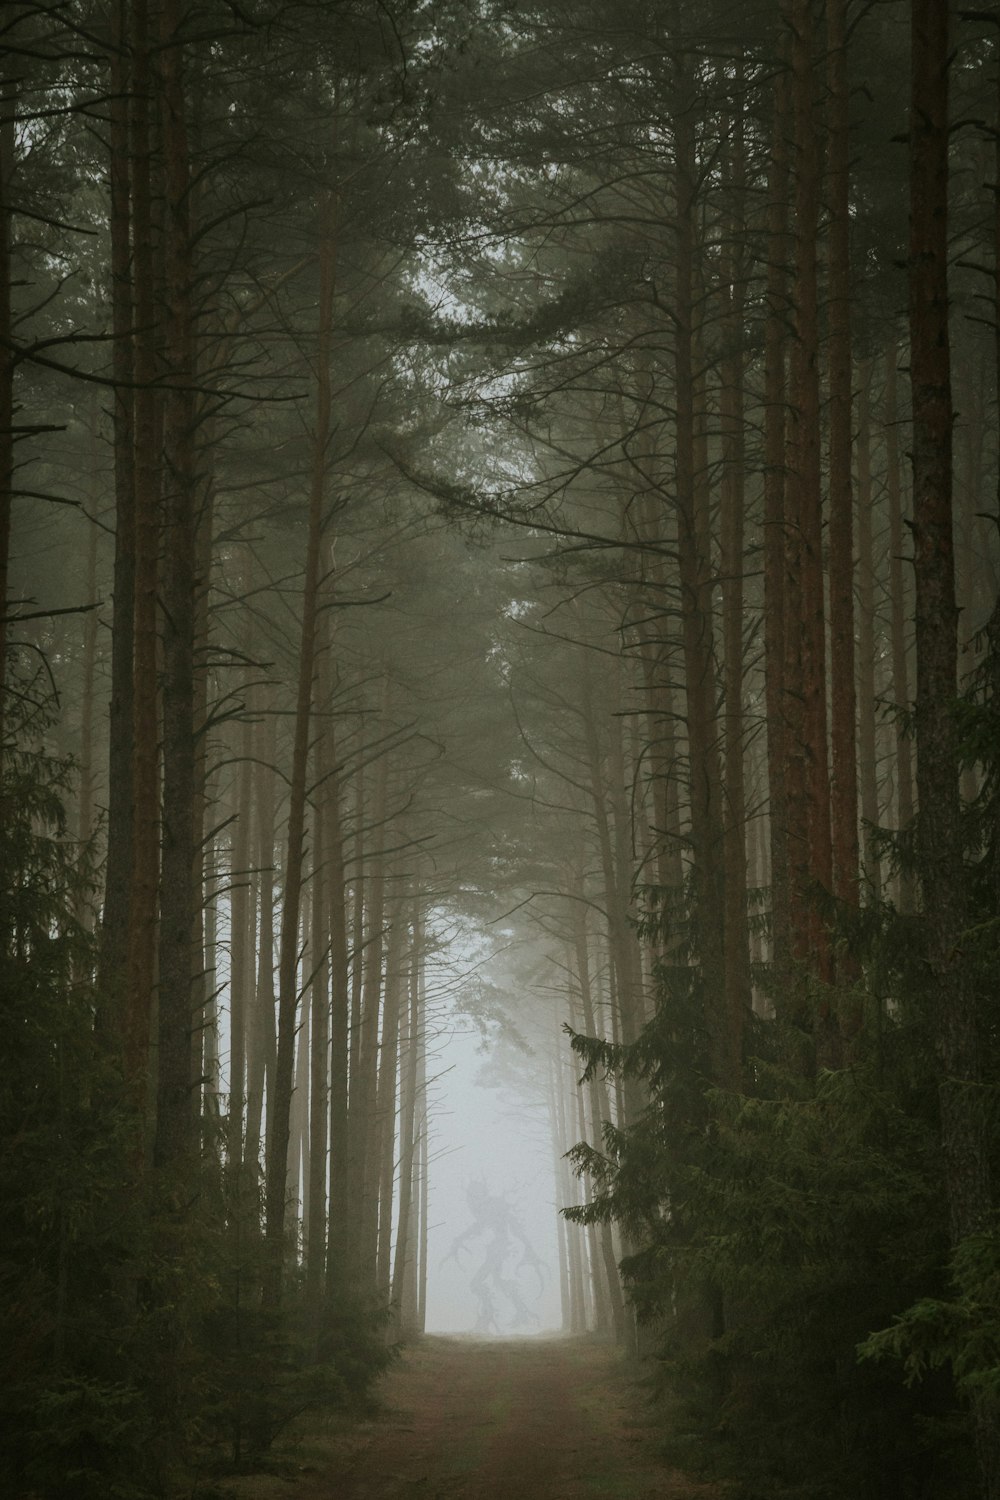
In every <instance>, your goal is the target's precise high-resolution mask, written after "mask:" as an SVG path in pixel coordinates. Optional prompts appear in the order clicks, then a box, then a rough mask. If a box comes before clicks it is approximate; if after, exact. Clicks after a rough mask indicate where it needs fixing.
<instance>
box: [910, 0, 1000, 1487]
mask: <svg viewBox="0 0 1000 1500" xmlns="http://www.w3.org/2000/svg"><path fill="white" fill-rule="evenodd" d="M949 15H950V8H949V7H948V6H945V5H941V4H939V3H938V0H912V10H911V16H912V31H911V44H912V53H911V59H912V61H911V86H912V99H911V109H910V262H909V268H910V308H909V313H910V370H911V375H910V382H911V389H912V397H913V539H914V581H915V589H916V637H917V703H916V727H917V750H918V754H917V787H918V792H919V800H920V815H919V821H918V825H917V827H918V864H919V874H920V885H921V894H922V898H923V928H924V933H925V941H926V959H927V964H928V968H929V984H930V987H931V989H932V991H933V996H934V1012H935V1017H936V1021H937V1048H938V1055H939V1064H940V1084H939V1098H940V1107H941V1144H942V1147H943V1155H944V1166H945V1187H946V1191H947V1194H948V1207H949V1211H950V1223H951V1237H952V1243H953V1244H955V1245H958V1244H960V1243H961V1242H962V1241H963V1240H965V1239H966V1238H967V1237H968V1236H969V1235H971V1234H973V1233H975V1232H976V1231H977V1230H980V1229H982V1228H983V1227H984V1226H985V1225H987V1224H988V1223H989V1222H990V1218H991V1212H992V1191H991V1181H990V1136H989V1130H988V1123H987V1114H986V1097H985V1091H984V1089H983V1087H982V1053H981V1044H980V1037H979V1027H978V1016H977V1011H976V997H975V990H974V986H973V984H972V983H971V982H970V977H969V975H968V972H967V965H968V962H969V961H968V959H967V958H966V957H965V956H964V955H963V951H962V949H963V944H962V934H963V930H964V928H965V925H966V920H967V905H966V880H965V862H964V852H963V847H962V824H961V800H960V797H959V762H958V744H957V728H956V722H955V714H954V703H955V697H956V681H957V663H958V610H957V608H956V603H955V558H954V537H953V521H952V423H953V420H954V414H953V411H952V401H951V364H950V353H949V326H948V147H949V112H948V68H949V62H950V39H949ZM973 1419H974V1425H975V1433H976V1443H977V1450H978V1458H979V1464H980V1473H981V1480H982V1487H983V1494H984V1495H985V1496H987V1497H989V1500H993V1497H995V1496H997V1495H998V1494H1000V1427H998V1421H997V1414H996V1403H995V1401H994V1400H993V1399H992V1397H991V1396H990V1394H989V1393H985V1394H981V1395H977V1396H975V1397H974V1398H973Z"/></svg>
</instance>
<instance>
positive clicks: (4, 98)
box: [0, 59, 17, 758]
mask: <svg viewBox="0 0 1000 1500" xmlns="http://www.w3.org/2000/svg"><path fill="white" fill-rule="evenodd" d="M11 64H12V59H8V60H7V61H5V62H2V63H0V115H2V118H0V758H2V756H3V754H4V745H5V733H6V731H5V713H4V710H5V699H6V677H7V614H8V608H9V595H10V531H11V513H12V507H13V500H14V364H15V355H14V344H13V335H14V322H13V309H12V306H11V290H12V288H11V278H12V275H13V271H12V267H11V248H12V245H11V241H12V236H13V212H14V211H13V204H12V202H11V192H12V189H13V180H14V124H15V117H16V114H17V83H16V80H15V79H14V78H13V77H11V76H10V68H11Z"/></svg>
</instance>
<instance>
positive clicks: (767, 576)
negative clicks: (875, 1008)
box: [764, 66, 791, 986]
mask: <svg viewBox="0 0 1000 1500" xmlns="http://www.w3.org/2000/svg"><path fill="white" fill-rule="evenodd" d="M788 105H789V80H788V73H787V70H786V69H785V67H784V66H782V67H781V70H780V72H779V73H778V76H777V79H776V80H775V86H774V125H773V134H772V144H771V155H770V161H769V165H768V174H767V198H768V211H767V213H768V223H767V240H768V252H767V321H766V324H765V333H764V339H765V344H764V700H765V705H766V710H767V784H768V843H769V851H770V860H771V961H772V964H773V966H774V971H775V979H776V980H777V984H778V985H779V986H780V985H781V983H782V980H783V976H784V971H785V968H786V965H787V961H788V957H789V952H790V948H789V936H790V933H791V911H790V904H789V903H790V897H789V851H788V784H787V764H786V756H787V746H788V733H787V724H786V716H787V711H788V705H787V701H786V695H785V657H786V641H785V619H786V608H787V606H786V601H785V551H786V546H787V540H786V535H785V526H786V519H785V438H786V430H787V425H788V423H787V413H786V392H785V348H786V343H787V323H788V315H789V307H788V285H787V283H788V272H787V265H788V259H789V243H788V238H789V236H788V185H789V151H788Z"/></svg>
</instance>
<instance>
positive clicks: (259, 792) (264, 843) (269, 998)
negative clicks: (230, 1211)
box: [243, 711, 276, 1177]
mask: <svg viewBox="0 0 1000 1500" xmlns="http://www.w3.org/2000/svg"><path fill="white" fill-rule="evenodd" d="M260 738H261V740H262V744H261V746H260V751H259V753H260V755H261V759H262V764H261V765H260V766H259V767H258V769H257V778H256V787H255V797H254V800H255V802H256V805H257V866H258V871H259V873H258V875H257V885H258V890H259V903H260V918H259V933H258V938H257V982H256V990H255V995H254V1006H253V1023H252V1025H251V1026H250V1027H248V1029H247V1030H248V1035H247V1108H246V1144H245V1146H244V1151H243V1160H244V1161H245V1162H246V1163H247V1165H248V1167H249V1169H250V1170H251V1171H252V1172H253V1174H254V1177H256V1174H257V1173H258V1172H259V1171H260V1143H261V1131H262V1127H263V1112H264V1091H265V1086H266V1088H267V1094H268V1097H269V1098H272V1099H273V1088H272V1084H273V1080H274V835H275V809H274V771H273V769H272V767H273V766H274V759H275V754H276V730H275V718H274V714H273V712H270V711H268V712H267V713H266V714H265V717H264V724H263V730H262V733H261V736H260ZM255 904H256V903H255V902H253V901H251V923H252V922H253V916H252V911H253V907H254V905H255ZM248 980H249V976H248Z"/></svg>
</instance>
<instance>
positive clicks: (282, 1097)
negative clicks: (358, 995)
mask: <svg viewBox="0 0 1000 1500" xmlns="http://www.w3.org/2000/svg"><path fill="white" fill-rule="evenodd" d="M334 211H335V210H334V204H333V199H332V197H329V198H328V200H327V203H326V205H325V207H324V213H323V217H324V223H323V226H322V239H321V244H320V251H319V261H320V265H319V270H320V288H319V314H318V316H319V339H318V348H317V356H316V428H315V432H314V434H313V457H312V477H311V483H310V494H309V533H308V540H307V544H306V571H305V583H304V586H303V593H302V630H301V637H300V644H299V667H298V687H297V692H296V703H295V740H294V746H293V750H292V775H291V787H290V793H289V807H288V845H287V854H286V860H285V889H284V901H283V904H282V910H281V937H280V944H279V956H278V1030H277V1052H276V1056H275V1067H274V1096H273V1105H274V1108H273V1126H272V1129H273V1136H272V1138H271V1140H270V1141H269V1146H268V1159H267V1189H266V1218H267V1242H268V1250H269V1266H268V1277H267V1284H266V1286H265V1301H266V1303H268V1304H269V1305H272V1306H275V1305H277V1303H278V1302H279V1300H280V1297H281V1273H282V1262H283V1256H284V1237H285V1162H286V1159H287V1156H288V1139H289V1112H290V1109H291V1102H292V1073H293V1064H294V1054H295V1025H296V1013H297V1010H298V991H297V984H296V972H297V963H296V960H297V957H298V953H297V949H298V932H299V902H300V898H301V892H302V860H303V840H304V834H305V805H306V769H307V764H308V759H309V736H310V728H311V724H312V698H313V677H314V673H315V662H316V612H317V602H318V594H319V581H320V580H319V567H320V542H321V538H322V531H323V513H324V508H325V499H326V466H327V449H328V447H329V442H330V432H331V421H330V417H331V410H330V349H331V337H332V328H333V297H334V280H335V240H334V231H335V226H334Z"/></svg>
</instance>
